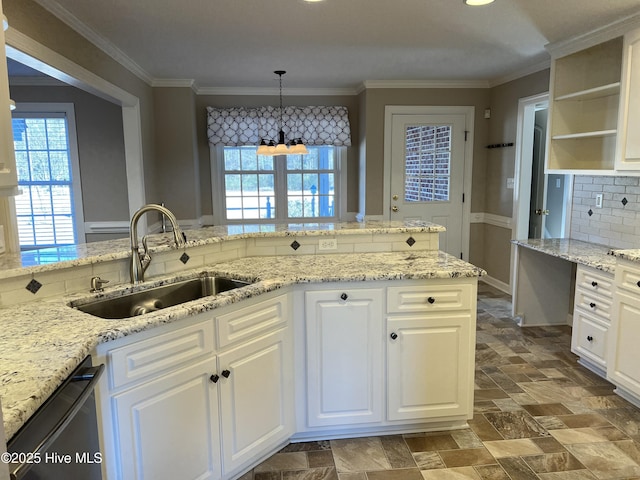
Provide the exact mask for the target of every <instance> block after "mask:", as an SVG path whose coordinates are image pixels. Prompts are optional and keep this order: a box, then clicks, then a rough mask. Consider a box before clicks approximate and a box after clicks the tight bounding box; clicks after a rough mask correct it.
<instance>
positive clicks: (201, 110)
mask: <svg viewBox="0 0 640 480" xmlns="http://www.w3.org/2000/svg"><path fill="white" fill-rule="evenodd" d="M195 101H196V111H195V114H196V135H197V141H198V156H199V162H200V166H199V172H200V187H201V199H202V213H203V215H211V214H212V213H213V209H212V199H211V169H210V161H209V143H208V139H207V111H206V109H207V107H217V108H228V107H260V106H268V105H271V106H278V105H279V103H280V99H279V97H278V96H277V95H276V96H269V95H243V96H240V95H198V96H197V97H196V100H195ZM283 104H285V105H294V106H305V105H344V106H346V107H347V108H348V110H349V123H350V124H351V145H352V146H351V147H347V161H346V168H347V211H348V212H357V211H358V178H359V175H360V172H359V166H358V147H357V146H358V144H359V142H360V139H359V131H360V118H359V115H358V97H357V96H355V95H344V96H341V95H336V96H331V95H326V96H325V95H320V96H299V95H296V96H287V91H286V89H284V90H283Z"/></svg>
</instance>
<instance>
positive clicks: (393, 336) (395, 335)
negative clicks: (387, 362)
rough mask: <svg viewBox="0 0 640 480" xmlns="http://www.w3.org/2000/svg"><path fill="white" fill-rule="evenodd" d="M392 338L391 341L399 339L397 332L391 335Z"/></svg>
mask: <svg viewBox="0 0 640 480" xmlns="http://www.w3.org/2000/svg"><path fill="white" fill-rule="evenodd" d="M389 336H390V337H391V340H395V339H396V338H398V334H397V333H396V332H391V335H389Z"/></svg>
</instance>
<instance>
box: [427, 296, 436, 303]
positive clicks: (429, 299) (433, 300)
mask: <svg viewBox="0 0 640 480" xmlns="http://www.w3.org/2000/svg"><path fill="white" fill-rule="evenodd" d="M427 302H429V303H435V302H436V299H435V298H433V297H429V298H427Z"/></svg>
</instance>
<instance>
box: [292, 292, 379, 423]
mask: <svg viewBox="0 0 640 480" xmlns="http://www.w3.org/2000/svg"><path fill="white" fill-rule="evenodd" d="M305 307H306V324H307V416H308V425H309V426H311V427H318V426H324V425H350V424H360V423H371V422H380V421H382V415H383V411H382V378H383V377H382V369H383V361H382V342H381V340H380V339H381V336H382V332H383V330H382V328H383V327H382V291H381V289H357V290H355V289H353V290H325V291H316V292H307V293H306V295H305Z"/></svg>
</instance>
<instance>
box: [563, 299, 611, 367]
mask: <svg viewBox="0 0 640 480" xmlns="http://www.w3.org/2000/svg"><path fill="white" fill-rule="evenodd" d="M608 332H609V329H608V327H607V326H606V325H605V324H603V323H602V322H600V321H599V320H598V319H597V317H594V316H592V315H590V314H588V313H587V312H583V311H582V310H580V309H579V308H576V310H575V312H574V315H573V333H572V335H571V351H572V352H573V353H575V354H576V355H580V356H581V357H586V358H588V359H589V360H591V361H592V362H594V363H596V364H598V365H600V366H602V367H604V366H605V365H606V358H607V357H606V353H607V335H608Z"/></svg>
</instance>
